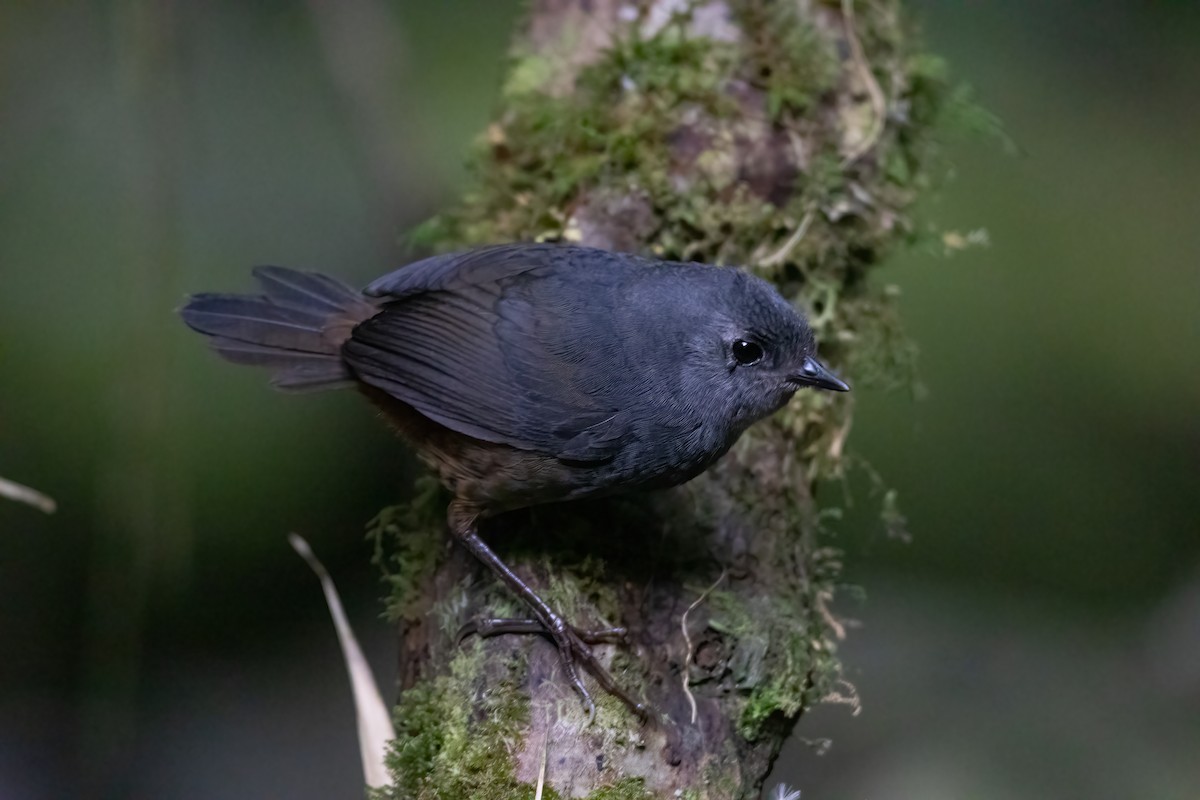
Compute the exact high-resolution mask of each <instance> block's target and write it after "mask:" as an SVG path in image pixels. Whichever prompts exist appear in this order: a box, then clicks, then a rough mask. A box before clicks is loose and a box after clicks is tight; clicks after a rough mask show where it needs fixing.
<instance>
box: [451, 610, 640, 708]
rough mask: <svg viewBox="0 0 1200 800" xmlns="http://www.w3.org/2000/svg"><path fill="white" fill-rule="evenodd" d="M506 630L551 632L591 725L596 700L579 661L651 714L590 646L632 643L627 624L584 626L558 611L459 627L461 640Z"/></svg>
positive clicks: (604, 684)
mask: <svg viewBox="0 0 1200 800" xmlns="http://www.w3.org/2000/svg"><path fill="white" fill-rule="evenodd" d="M502 633H520V634H528V633H536V634H541V635H543V636H548V637H549V638H550V639H551V640H552V641H553V642H554V644H555V646H557V648H558V655H559V663H561V664H562V666H563V671H564V672H566V674H567V678H568V679H569V680H570V681H571V685H572V686H574V687H575V691H577V692H578V693H579V696H580V698H581V699H582V700H583V705H584V708H585V709H586V710H587V716H588V724H589V725H590V724H591V723H592V721H593V720H594V719H595V718H596V704H595V702H594V701H593V700H592V695H591V693H590V692H588V690H587V687H586V686H584V685H583V680H582V679H581V678H580V676H579V670H578V669H577V668H576V665H577V664H581V665H582V666H583V668H584V669H585V670H587V672H588V674H590V675H591V676H592V677H593V678H594V679H595V680H596V682H597V683H599V684H600V686H601V688H603V689H604V690H605V691H606V692H608V693H609V694H612V695H614V696H615V697H616V698H617V699H619V700H620V701H621V702H622V703H624V704H625V705H626V706H627V707H628V708H629V710H630V711H632V712H633V713H634V714H635V715H637V717H638V718H639V719H642V720H643V721H644V720H645V719H646V718H647V708H646V705H645V704H644V703H640V702H638V701H637V700H634V699H633V697H632V696H630V695H629V694H628V693H627V692H626V691H625V690H624V689H622V688H621V687H620V686H618V685H617V682H616V680H614V679H613V677H612V675H610V674H609V672H608V670H606V669H605V668H604V667H603V666H602V665H601V664H600V662H599V660H597V658H596V656H595V655H593V654H592V650H591V647H590V646H589V645H593V644H625V643H628V641H629V632H628V631H627V630H626V629H625V628H620V627H613V628H596V629H581V628H576V627H575V626H573V625H570V624H568V623H567V622H565V621H564V620H563V619H562V618H561V617H558V616H557V615H555V616H553V617H551V618H550V619H549V620H547V621H546V622H542V621H541V620H538V619H498V618H488V617H484V618H480V619H476V620H472V621H471V622H468V623H467V624H465V625H463V626H462V627H461V628H460V629H459V631H458V637H457V639H458V641H459V643H460V644H461V643H462V641H463V640H464V639H466V638H467V637H468V636H471V635H472V634H474V635H476V636H480V637H483V638H487V637H489V636H498V635H500V634H502Z"/></svg>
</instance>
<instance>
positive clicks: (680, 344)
mask: <svg viewBox="0 0 1200 800" xmlns="http://www.w3.org/2000/svg"><path fill="white" fill-rule="evenodd" d="M254 275H255V277H257V278H258V280H259V282H260V283H261V284H262V287H263V290H264V292H265V294H263V295H259V296H248V295H232V294H198V295H195V296H193V297H191V298H190V299H189V301H188V303H187V304H186V305H185V306H184V307H183V309H182V310H181V314H182V316H183V319H184V321H185V322H186V323H187V324H188V325H189V326H191V327H192V328H193V329H195V330H197V331H199V332H200V333H202V334H204V335H205V336H207V337H208V341H209V344H210V345H211V346H212V347H213V349H215V350H216V351H217V352H218V353H219V354H220V355H222V356H223V357H225V358H226V359H228V360H230V361H234V362H236V363H240V364H253V365H258V366H263V367H266V368H268V369H269V370H270V371H271V373H272V382H273V383H274V385H275V386H276V387H278V388H280V389H283V390H285V391H307V390H313V389H326V388H332V387H337V386H357V387H358V388H359V389H360V390H362V391H363V392H364V393H365V394H366V395H367V396H368V397H370V398H371V400H373V401H374V402H375V403H377V404H378V405H379V406H380V407H381V408H382V409H383V411H384V413H385V414H386V416H387V417H388V418H389V419H390V420H391V421H392V422H393V424H395V426H396V427H397V429H398V430H399V432H400V433H401V434H402V435H403V436H404V438H405V439H407V440H408V441H409V442H411V443H412V445H413V446H414V447H415V448H416V450H417V452H418V453H419V455H420V456H421V458H422V459H423V460H424V461H425V462H426V463H427V464H428V465H429V466H430V467H432V468H433V469H434V470H436V471H437V474H438V476H439V477H440V479H441V481H442V483H443V484H444V485H445V486H446V487H447V488H448V489H449V490H450V491H451V492H452V493H453V494H454V500H453V502H451V504H450V508H449V512H448V516H449V527H450V531H451V533H452V534H453V535H454V537H455V538H456V539H457V540H458V541H459V542H461V543H462V544H463V545H464V546H465V547H466V548H467V549H468V550H469V551H470V552H471V553H473V554H474V555H475V556H476V557H477V558H478V559H479V560H481V561H482V562H483V563H485V564H487V565H488V567H490V568H491V569H492V570H493V571H494V572H495V573H496V575H497V576H498V577H499V578H500V579H501V580H502V581H503V582H504V583H505V584H507V585H508V586H509V587H510V588H511V589H512V590H513V591H514V592H515V593H516V594H518V595H519V596H520V597H521V598H523V599H524V600H525V601H526V602H527V603H528V604H529V606H530V608H531V609H532V611H533V614H534V617H535V618H536V620H481V621H479V622H477V623H476V624H474V625H473V626H470V627H469V629H470V630H472V631H474V632H476V633H479V634H481V635H491V634H495V633H502V632H541V633H545V634H547V635H549V636H550V638H552V639H553V640H554V642H555V644H556V645H557V647H558V649H559V653H560V655H561V658H562V663H563V666H564V669H565V671H566V673H567V675H568V677H569V678H570V680H571V681H572V683H573V684H574V686H575V688H576V690H578V692H579V693H580V695H581V696H582V697H583V700H584V703H585V704H586V705H587V706H588V708H589V711H592V710H594V706H593V704H592V701H591V697H590V695H589V694H588V691H587V689H586V688H585V687H584V685H583V682H582V681H581V680H580V678H579V674H578V671H577V669H576V664H577V663H578V664H581V665H582V666H583V667H584V668H585V669H586V670H587V671H588V672H589V673H591V674H592V675H593V676H594V677H595V678H596V680H597V681H598V682H599V683H600V685H601V686H603V687H604V688H605V689H606V690H608V691H610V692H612V693H614V694H615V695H617V696H618V697H620V698H621V699H622V700H624V701H625V702H626V703H628V704H629V705H630V706H631V707H632V708H633V709H634V710H636V711H638V712H639V713H642V712H643V711H644V709H643V707H642V706H641V704H640V703H638V702H636V701H635V700H633V699H632V698H630V697H629V696H628V695H627V694H626V693H625V692H624V691H622V690H621V689H620V687H618V686H617V685H616V683H615V682H614V681H613V679H612V677H611V676H610V675H609V674H608V673H607V672H606V671H605V670H604V669H603V668H602V667H601V666H600V664H599V663H598V662H597V661H596V659H595V658H594V657H593V656H592V653H591V649H590V648H589V646H588V645H589V644H592V643H595V642H598V641H612V640H613V639H614V638H619V637H620V636H622V635H623V631H621V630H620V629H610V630H603V631H583V630H579V629H577V628H575V627H573V626H572V625H569V624H567V623H566V622H565V621H564V620H563V618H562V617H561V616H560V615H559V614H558V613H556V612H555V611H554V609H552V608H550V606H549V605H547V604H546V603H545V601H543V600H542V599H541V598H540V597H539V596H538V595H537V594H536V593H535V592H534V591H533V590H532V589H531V588H530V587H529V586H527V585H526V584H525V583H524V582H523V581H522V580H521V579H520V578H519V577H517V576H516V575H515V574H514V573H513V572H512V571H511V570H510V569H509V568H508V567H507V566H506V565H505V564H504V562H503V561H501V560H500V558H499V557H498V556H497V555H496V554H495V553H494V552H493V551H492V550H491V548H489V547H488V546H487V545H486V544H485V543H484V542H483V540H482V539H481V538H480V537H479V534H478V531H477V523H478V521H479V520H480V519H483V518H486V517H490V516H493V515H496V514H499V513H502V512H504V511H510V510H513V509H518V508H524V507H527V506H532V505H538V504H540V503H549V502H556V501H561V500H571V499H575V498H580V497H594V496H598V495H607V494H614V493H619V492H626V491H632V490H636V489H651V488H660V487H667V486H674V485H676V484H680V483H683V482H684V481H687V480H689V479H691V478H693V477H695V476H696V475H698V474H700V473H701V472H703V471H704V470H705V469H707V468H708V467H709V466H710V465H711V464H712V463H713V462H714V461H716V460H717V459H718V458H720V457H721V456H722V455H723V454H724V453H725V452H726V451H727V450H728V449H729V448H730V446H731V445H732V444H733V443H734V442H735V441H736V440H737V438H738V437H739V436H740V435H741V434H742V432H743V431H744V430H745V429H746V428H747V427H748V426H749V425H750V424H751V423H753V422H755V421H756V420H759V419H762V418H763V417H765V416H767V415H769V414H771V413H772V412H774V411H776V410H777V409H779V408H780V407H781V406H783V405H784V404H785V403H787V402H788V400H789V399H790V398H791V396H792V394H793V393H795V391H796V390H797V389H800V388H802V387H806V386H807V387H816V388H819V389H832V390H834V391H840V392H844V391H848V390H849V387H848V386H847V385H846V384H845V383H843V382H842V381H841V380H839V379H838V378H836V377H835V376H834V375H833V373H831V372H830V371H829V370H828V369H827V368H826V367H825V366H824V365H822V364H821V362H820V361H818V360H817V358H816V344H815V341H814V339H813V334H812V331H811V330H810V329H809V327H808V325H807V323H806V322H805V321H804V318H803V317H802V316H801V315H800V314H799V313H798V312H797V311H796V309H795V308H794V307H793V306H792V305H791V304H790V303H788V302H787V301H786V300H784V299H783V298H782V297H780V295H779V294H778V293H777V292H776V291H775V290H774V288H772V287H771V285H770V284H768V283H766V282H765V281H763V280H760V279H759V278H756V277H754V276H752V275H749V274H747V273H745V272H742V271H739V270H736V269H729V268H722V267H712V266H707V265H703V264H681V263H673V262H661V261H653V260H649V259H645V258H639V257H636V256H632V255H625V254H620V253H611V252H608V251H604V250H595V249H591V248H585V247H569V246H557V245H548V244H510V245H499V246H495V247H487V248H483V249H480V250H472V251H468V252H464V253H454V254H450V255H441V256H434V257H433V258H428V259H425V260H423V261H419V262H417V263H414V264H411V265H409V266H406V267H403V268H401V269H398V270H396V271H395V272H392V273H390V274H388V275H385V276H383V277H382V278H379V279H378V280H376V281H375V282H373V283H372V284H371V285H370V286H368V287H367V288H366V289H365V290H364V291H363V292H359V291H357V290H355V289H351V288H350V287H348V286H346V285H344V284H342V283H340V282H339V281H336V280H333V279H332V278H328V277H325V276H324V275H318V274H314V273H307V272H296V271H294V270H290V269H285V268H283V267H260V268H258V269H256V270H255V271H254Z"/></svg>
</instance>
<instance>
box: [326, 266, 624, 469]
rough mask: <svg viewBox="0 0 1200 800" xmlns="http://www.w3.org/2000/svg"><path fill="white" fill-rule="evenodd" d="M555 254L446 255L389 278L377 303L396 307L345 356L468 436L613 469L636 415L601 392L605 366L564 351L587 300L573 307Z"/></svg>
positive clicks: (374, 290) (381, 283)
mask: <svg viewBox="0 0 1200 800" xmlns="http://www.w3.org/2000/svg"><path fill="white" fill-rule="evenodd" d="M552 249H553V248H546V247H540V246H528V245H525V246H521V245H517V246H503V247H497V248H488V249H485V250H479V251H473V252H471V253H467V254H461V255H455V256H439V257H435V258H433V259H428V260H426V261H422V262H418V263H417V264H414V265H413V266H412V267H406V268H404V269H401V270H399V271H397V272H395V273H393V274H392V275H389V276H385V277H384V278H381V279H380V280H378V281H376V282H375V283H373V284H371V286H370V287H368V289H367V293H368V294H373V295H377V296H385V303H384V305H383V308H382V310H381V311H380V313H379V314H378V315H376V316H375V317H373V318H372V319H370V320H367V321H366V322H364V323H362V324H361V325H359V326H358V327H357V328H355V330H354V333H353V334H352V335H351V337H350V340H349V341H347V342H346V344H345V345H344V346H343V349H342V353H343V357H344V358H345V360H346V362H347V363H348V364H349V365H350V367H351V369H352V370H353V371H354V372H355V374H356V375H358V376H359V378H361V379H362V380H363V381H364V382H366V383H368V384H370V385H372V386H375V387H377V388H379V389H382V390H383V391H385V392H387V393H388V394H390V395H391V396H393V397H395V398H397V399H398V400H401V401H403V402H404V403H407V404H408V405H410V406H412V407H413V408H415V409H417V410H418V411H419V412H421V413H422V414H423V415H425V416H426V417H428V418H430V419H431V420H433V421H435V422H437V423H439V424H441V425H444V426H445V427H447V428H450V429H451V430H454V431H457V432H459V433H462V434H464V435H467V436H471V437H473V438H476V439H481V440H483V441H488V442H497V443H503V444H507V445H510V446H512V447H516V448H520V449H523V450H532V451H537V452H543V453H546V454H548V455H554V456H556V457H559V458H562V459H564V460H568V461H580V462H597V461H605V460H609V459H611V458H612V457H613V455H614V454H615V453H616V451H617V449H618V448H619V447H620V444H621V434H622V432H623V431H624V427H625V426H624V420H625V415H624V414H623V409H620V408H614V407H611V405H610V404H609V403H608V402H607V401H606V400H604V399H603V398H601V397H599V396H598V395H597V394H596V392H595V391H593V389H592V387H593V386H594V383H595V381H594V379H592V377H591V376H592V375H593V374H594V369H592V367H594V364H591V365H589V364H582V363H580V360H579V359H578V358H577V357H575V356H574V354H575V353H577V351H578V350H577V348H576V347H563V346H562V341H563V340H564V339H570V338H572V337H573V336H574V335H575V334H573V333H572V331H571V326H572V324H573V323H572V314H571V312H572V310H573V309H574V308H576V307H577V306H578V305H579V301H578V299H575V300H572V299H571V298H570V297H566V298H564V296H563V291H564V289H563V284H562V283H560V282H558V281H557V280H556V279H555V277H554V275H553V271H552V270H550V266H551V260H552V258H553V257H554V254H553V253H552V252H551V250H552ZM559 258H561V255H560V256H559ZM555 266H556V268H558V269H562V268H564V264H562V263H561V261H560V262H559V263H558V264H556V265H555ZM567 268H569V267H567ZM410 270H411V272H410ZM406 273H407V274H406ZM548 283H554V284H556V286H557V287H558V288H557V289H556V291H555V292H553V293H551V294H550V295H548V296H549V297H552V298H553V299H554V301H555V302H553V303H551V302H547V301H546V297H545V295H546V292H545V290H546V288H547V284H548ZM571 285H572V284H571V283H570V282H567V288H566V290H565V291H567V292H568V293H570V292H571V291H572V289H571V288H570V287H571ZM576 290H577V291H578V292H580V293H582V294H584V295H586V294H587V292H588V288H587V287H584V288H579V287H578V286H576Z"/></svg>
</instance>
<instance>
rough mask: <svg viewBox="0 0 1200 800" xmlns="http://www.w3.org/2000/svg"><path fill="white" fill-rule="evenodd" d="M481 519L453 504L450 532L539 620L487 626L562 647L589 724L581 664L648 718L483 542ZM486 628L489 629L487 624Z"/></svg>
mask: <svg viewBox="0 0 1200 800" xmlns="http://www.w3.org/2000/svg"><path fill="white" fill-rule="evenodd" d="M477 519H478V514H476V513H473V512H472V510H471V509H470V508H469V507H466V506H465V505H464V504H460V503H458V502H455V503H451V504H450V511H449V521H450V532H451V533H452V534H453V535H454V538H455V539H457V540H458V541H459V542H460V543H461V544H462V545H463V547H465V548H467V550H468V551H470V553H471V555H473V556H475V557H476V558H477V559H479V560H480V561H482V562H483V563H484V564H486V565H487V566H488V568H489V569H491V570H492V572H494V573H496V577H498V578H499V579H500V580H501V581H502V582H503V583H504V584H505V585H506V586H508V588H509V589H511V590H512V591H513V593H514V594H516V595H517V596H518V597H520V598H521V599H522V600H524V601H525V602H526V603H527V604H528V605H529V608H530V609H531V610H532V611H533V615H534V617H535V618H536V619H535V620H484V623H488V622H491V623H498V627H497V626H492V629H491V631H490V632H491V633H502V632H506V631H504V630H503V629H504V628H505V627H508V628H510V630H511V631H512V632H517V633H535V632H536V633H544V634H546V635H548V636H549V637H550V638H551V639H552V640H553V641H554V644H555V645H556V646H557V647H558V655H559V661H560V663H561V664H562V667H563V671H564V672H566V674H567V678H568V679H569V680H570V681H571V684H572V685H573V686H574V687H575V691H577V692H579V695H580V697H582V698H583V704H584V706H585V707H586V708H587V711H588V720H589V721H590V720H591V719H592V718H593V717H595V715H596V704H595V703H594V702H592V696H591V694H590V693H589V692H588V690H587V687H585V686H584V685H583V681H582V680H580V678H579V670H578V669H576V664H577V663H578V664H580V665H582V666H583V668H584V669H586V670H587V671H588V673H589V674H591V676H592V677H593V678H595V679H596V682H597V683H599V684H600V686H601V687H602V688H603V689H604V690H605V691H607V692H609V693H610V694H612V695H614V696H615V697H617V698H618V699H620V700H621V701H622V702H623V703H625V705H627V706H628V707H629V709H630V710H631V711H633V713H635V714H637V715H638V716H639V717H641V718H643V719H645V718H646V706H645V705H644V704H642V703H639V702H638V701H636V700H634V699H633V698H632V697H631V696H630V695H629V694H628V693H626V692H625V690H624V689H622V688H621V687H620V686H618V685H617V682H616V681H615V680H613V677H612V675H610V674H609V673H608V671H607V670H606V669H604V667H603V666H601V664H600V662H599V661H597V660H596V657H595V656H594V655H592V651H591V648H590V647H588V644H587V642H586V641H585V638H584V637H583V636H581V635H580V632H578V631H576V630H575V628H573V627H572V626H571V625H568V624H567V623H566V621H565V620H563V618H562V617H561V616H559V614H558V613H557V612H556V611H555V610H554V609H552V608H551V607H550V606H549V604H548V603H546V601H545V600H543V599H542V598H541V597H539V596H538V594H537V592H535V591H533V589H531V588H529V586H528V584H526V583H525V581H523V580H521V578H520V576H518V575H517V574H516V573H515V572H513V571H512V570H511V569H510V568H509V567H508V565H507V564H505V563H504V562H503V561H501V560H500V557H499V556H497V555H496V554H495V552H493V551H492V549H491V548H490V547H488V546H487V545H486V544H485V543H484V541H483V539H481V538H479V532H478V531H477V530H476V521H477ZM533 622H536V623H537V624H538V625H539V628H534V627H533V625H531V624H530V623H533ZM483 627H487V626H486V625H484V626H483ZM485 635H486V634H485Z"/></svg>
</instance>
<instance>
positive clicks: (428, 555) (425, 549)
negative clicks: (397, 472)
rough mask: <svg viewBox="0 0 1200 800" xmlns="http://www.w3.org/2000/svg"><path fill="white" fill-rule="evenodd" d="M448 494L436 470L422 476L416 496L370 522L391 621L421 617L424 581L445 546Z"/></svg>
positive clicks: (386, 614)
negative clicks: (435, 475) (438, 478)
mask: <svg viewBox="0 0 1200 800" xmlns="http://www.w3.org/2000/svg"><path fill="white" fill-rule="evenodd" d="M448 503H449V497H448V496H447V494H446V492H445V490H444V489H442V488H441V486H440V485H439V484H438V482H437V479H436V478H434V477H433V476H432V475H425V476H423V477H421V478H420V479H418V481H417V483H416V486H415V492H414V494H413V499H412V500H411V501H409V502H408V503H406V504H404V505H397V506H389V507H388V508H385V509H383V510H382V511H380V512H379V513H378V514H377V515H376V516H375V519H373V520H371V522H369V523H368V524H367V536H368V538H370V539H371V540H372V541H373V542H374V544H375V556H374V562H375V564H376V565H377V566H379V567H380V568H381V569H382V570H383V574H384V580H385V581H386V583H387V585H388V588H389V595H388V598H387V601H386V603H385V616H386V618H387V619H388V621H390V622H399V621H400V620H408V621H410V622H415V621H417V620H418V619H419V618H420V617H421V616H423V615H424V613H425V608H424V606H423V604H422V599H423V597H424V593H425V582H426V581H427V579H428V578H429V576H430V575H431V574H432V573H433V570H434V568H435V566H436V565H437V560H438V554H439V553H441V552H442V551H443V549H444V548H445V546H446V533H445V527H446V506H447V504H448Z"/></svg>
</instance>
